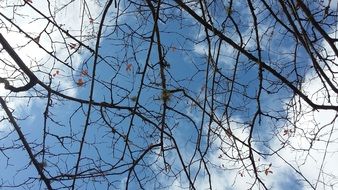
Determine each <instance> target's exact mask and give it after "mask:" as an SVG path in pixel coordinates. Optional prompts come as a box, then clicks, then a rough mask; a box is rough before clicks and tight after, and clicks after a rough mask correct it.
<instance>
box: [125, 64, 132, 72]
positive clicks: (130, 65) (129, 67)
mask: <svg viewBox="0 0 338 190" xmlns="http://www.w3.org/2000/svg"><path fill="white" fill-rule="evenodd" d="M132 66H133V65H132V64H131V63H128V64H127V67H126V71H131V67H132Z"/></svg>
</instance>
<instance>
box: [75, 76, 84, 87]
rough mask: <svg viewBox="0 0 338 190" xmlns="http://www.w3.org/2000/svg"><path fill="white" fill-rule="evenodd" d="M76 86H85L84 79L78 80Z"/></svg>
mask: <svg viewBox="0 0 338 190" xmlns="http://www.w3.org/2000/svg"><path fill="white" fill-rule="evenodd" d="M76 84H77V85H78V86H83V84H84V81H83V79H82V78H79V79H78V80H77V82H76Z"/></svg>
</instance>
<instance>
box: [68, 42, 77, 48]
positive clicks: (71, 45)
mask: <svg viewBox="0 0 338 190" xmlns="http://www.w3.org/2000/svg"><path fill="white" fill-rule="evenodd" d="M68 45H69V47H70V49H75V48H76V47H77V44H75V43H69V44H68Z"/></svg>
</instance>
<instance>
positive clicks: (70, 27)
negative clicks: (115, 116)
mask: <svg viewBox="0 0 338 190" xmlns="http://www.w3.org/2000/svg"><path fill="white" fill-rule="evenodd" d="M31 5H32V6H34V7H35V8H36V9H37V10H39V11H41V12H42V13H43V14H45V15H46V16H47V17H49V18H50V19H51V20H52V21H53V22H55V23H57V24H58V25H61V26H62V28H63V29H65V30H67V31H68V32H69V33H70V34H72V35H73V36H75V37H76V38H77V39H78V40H82V41H83V43H85V44H87V45H89V46H93V44H94V42H95V40H96V37H95V35H96V32H97V28H98V19H99V17H100V13H101V11H102V5H100V4H98V3H96V2H95V1H88V2H86V4H84V3H83V1H80V0H75V1H71V2H70V3H69V2H67V1H39V2H38V1H34V0H33V1H32V3H31ZM0 7H2V8H1V13H2V14H3V15H5V16H6V17H8V18H9V19H11V20H12V21H13V23H14V24H15V25H17V26H14V25H13V24H11V23H10V22H9V21H8V20H6V18H5V17H2V16H0V19H1V22H2V27H1V28H0V32H1V34H2V35H3V36H4V37H5V39H6V40H7V41H8V42H9V44H10V45H11V46H12V47H13V48H14V49H15V51H16V52H17V54H18V55H19V56H20V57H21V59H22V60H23V61H24V62H25V63H26V65H27V66H28V67H30V68H31V69H32V70H33V71H34V73H35V75H36V76H37V77H38V78H39V79H40V80H42V81H44V82H45V83H46V84H48V83H49V80H50V76H52V78H51V79H52V87H53V88H54V89H56V90H60V91H62V92H63V93H65V94H67V95H70V96H76V95H77V86H76V82H75V81H76V80H77V77H78V76H79V75H80V74H79V73H80V71H77V70H78V69H80V68H79V67H80V65H81V63H82V61H83V59H84V58H86V57H87V56H88V53H86V51H85V49H84V48H80V49H79V51H77V52H75V50H76V49H77V47H78V46H79V44H77V43H76V42H75V41H74V40H73V39H71V38H69V37H68V36H67V35H66V34H64V33H63V32H62V31H60V30H59V29H58V28H57V27H56V26H54V25H53V24H52V23H51V22H48V21H47V20H46V19H45V18H43V16H42V15H40V14H39V13H37V12H36V11H35V10H34V9H33V8H31V7H30V6H29V5H28V4H25V5H24V3H23V1H22V2H20V1H11V2H8V1H1V2H0ZM13 7H15V8H13ZM84 9H85V10H84ZM13 11H14V12H13ZM17 27H19V28H17ZM20 30H21V31H20ZM22 31H23V32H25V33H27V34H28V35H30V36H31V37H32V38H33V39H34V40H36V41H37V42H38V43H39V45H40V47H39V45H37V44H36V43H34V41H33V40H32V39H30V38H29V37H27V36H26V35H25V34H24V33H23V32H22ZM72 43H73V44H75V46H76V47H75V48H72V47H70V44H72ZM42 48H44V49H45V50H47V51H48V52H49V53H50V54H53V55H54V56H55V57H57V58H58V59H59V60H60V61H63V62H64V63H68V64H71V65H72V67H73V68H74V69H75V72H74V71H72V70H70V69H69V68H68V67H67V66H65V64H63V63H61V62H60V61H55V59H54V58H51V55H50V54H49V53H47V52H46V51H44V50H43V49H42ZM0 56H1V58H2V60H3V61H2V62H1V63H0V68H1V69H0V70H1V72H0V77H3V78H8V79H9V81H10V82H12V84H13V85H14V86H16V85H20V86H21V85H24V84H25V83H26V82H27V81H25V80H22V79H23V78H24V75H23V73H21V72H20V71H18V70H16V69H17V68H18V67H17V65H16V64H15V63H14V62H13V61H12V59H11V58H10V57H9V55H8V54H7V53H6V52H5V51H4V50H3V51H1V52H0ZM55 73H58V75H56V74H55ZM53 74H55V75H54V76H53ZM0 87H1V90H0V95H1V96H3V97H5V96H6V98H7V100H8V103H9V107H11V108H12V109H14V110H16V111H17V112H18V111H19V112H21V111H23V110H30V107H31V105H32V104H36V103H39V101H38V100H32V102H30V103H29V104H28V103H27V99H26V98H23V97H24V96H26V95H30V92H20V93H18V94H16V95H15V94H14V93H10V92H9V91H7V90H4V88H3V85H1V86H0ZM8 95H9V96H8ZM13 96H16V97H13ZM20 97H22V98H20ZM27 106H28V107H27ZM20 110H21V111H20ZM3 114H4V113H1V115H3Z"/></svg>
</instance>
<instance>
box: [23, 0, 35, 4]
mask: <svg viewBox="0 0 338 190" xmlns="http://www.w3.org/2000/svg"><path fill="white" fill-rule="evenodd" d="M24 1H25V2H26V3H33V1H32V0H24Z"/></svg>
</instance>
